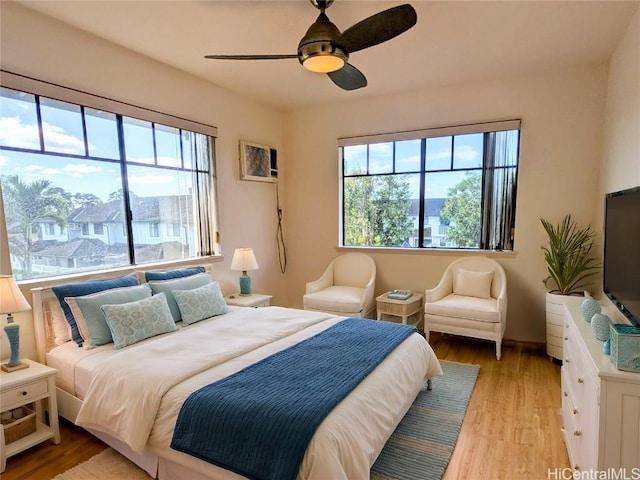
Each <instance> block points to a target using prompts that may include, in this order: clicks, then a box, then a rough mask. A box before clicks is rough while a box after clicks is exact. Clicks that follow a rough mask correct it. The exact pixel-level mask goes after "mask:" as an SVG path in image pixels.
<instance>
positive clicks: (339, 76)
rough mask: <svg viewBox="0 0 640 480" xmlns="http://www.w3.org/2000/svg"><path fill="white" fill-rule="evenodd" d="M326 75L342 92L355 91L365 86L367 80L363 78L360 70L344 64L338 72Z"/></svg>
mask: <svg viewBox="0 0 640 480" xmlns="http://www.w3.org/2000/svg"><path fill="white" fill-rule="evenodd" d="M327 75H328V76H329V78H330V79H331V80H332V81H333V83H335V84H336V85H337V86H339V87H340V88H342V89H343V90H356V89H358V88H362V87H366V86H367V79H366V78H365V76H364V75H363V74H362V72H361V71H360V70H358V69H357V68H356V67H354V66H353V65H351V64H350V63H345V64H344V67H342V68H341V69H340V70H336V71H335V72H330V73H327Z"/></svg>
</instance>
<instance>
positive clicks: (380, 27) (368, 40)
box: [205, 0, 418, 90]
mask: <svg viewBox="0 0 640 480" xmlns="http://www.w3.org/2000/svg"><path fill="white" fill-rule="evenodd" d="M309 1H310V2H311V3H312V4H313V6H315V7H316V8H317V9H318V10H320V15H318V18H317V19H316V21H315V22H314V23H313V24H312V25H311V26H310V27H309V29H308V30H307V33H306V34H305V36H304V37H302V40H300V43H299V44H298V53H297V54H291V55H205V58H210V59H214V60H279V59H284V58H297V59H298V60H299V61H300V63H301V64H302V65H303V66H304V67H305V68H306V69H307V70H310V71H312V72H318V73H326V74H327V75H328V76H329V78H330V79H331V80H332V81H333V83H335V84H336V85H337V86H339V87H340V88H342V89H344V90H355V89H357V88H362V87H366V86H367V79H366V78H365V76H364V75H363V74H362V72H361V71H360V70H358V69H357V68H356V67H354V66H353V65H351V64H350V63H348V62H347V60H348V59H349V55H350V54H352V53H353V52H357V51H359V50H363V49H365V48H369V47H373V46H374V45H378V44H379V43H382V42H386V41H387V40H391V39H392V38H394V37H397V36H398V35H400V34H401V33H403V32H405V31H407V30H409V29H410V28H411V27H413V26H414V25H415V24H416V21H417V19H418V17H417V15H416V11H415V10H414V8H413V7H412V6H411V5H409V4H404V5H399V6H397V7H392V8H389V9H387V10H383V11H382V12H379V13H376V14H375V15H372V16H370V17H368V18H365V19H364V20H362V21H360V22H358V23H356V24H355V25H353V26H351V27H349V28H348V29H346V30H345V31H344V32H342V33H340V30H338V27H336V26H335V25H334V24H333V23H332V22H331V21H330V20H329V17H327V15H326V14H325V13H324V11H325V10H326V9H327V8H329V6H330V5H331V4H332V3H333V1H334V0H309Z"/></svg>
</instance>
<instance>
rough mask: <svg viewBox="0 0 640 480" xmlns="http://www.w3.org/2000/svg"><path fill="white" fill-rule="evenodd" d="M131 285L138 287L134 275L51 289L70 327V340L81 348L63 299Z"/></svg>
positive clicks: (74, 322) (76, 326)
mask: <svg viewBox="0 0 640 480" xmlns="http://www.w3.org/2000/svg"><path fill="white" fill-rule="evenodd" d="M133 285H138V279H137V278H136V276H135V275H127V276H126V277H118V278H109V279H107V280H90V281H87V282H78V283H67V284H64V285H57V286H55V287H51V290H53V293H54V294H55V295H56V297H57V298H58V302H60V307H61V308H62V311H63V312H64V316H65V318H66V319H67V322H68V323H69V326H70V327H71V338H72V339H73V341H74V342H76V343H77V344H78V345H79V346H82V344H83V340H82V335H80V331H79V330H78V325H77V324H76V320H75V318H74V317H73V313H72V312H71V309H70V308H69V305H68V304H67V302H65V301H64V298H65V297H81V296H83V295H89V294H91V293H96V292H102V291H103V290H109V289H111V288H118V287H132V286H133Z"/></svg>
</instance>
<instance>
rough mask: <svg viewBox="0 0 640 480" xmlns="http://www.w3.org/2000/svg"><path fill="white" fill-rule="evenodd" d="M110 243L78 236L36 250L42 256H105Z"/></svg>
mask: <svg viewBox="0 0 640 480" xmlns="http://www.w3.org/2000/svg"><path fill="white" fill-rule="evenodd" d="M107 250H108V245H107V244H106V243H104V242H103V241H102V240H98V239H96V238H76V239H74V240H70V241H68V242H55V243H53V244H49V245H47V246H45V247H44V248H43V249H42V250H38V251H34V253H36V254H37V255H39V256H41V257H57V258H84V257H95V256H103V255H105V254H106V252H107Z"/></svg>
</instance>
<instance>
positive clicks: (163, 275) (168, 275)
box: [144, 267, 205, 282]
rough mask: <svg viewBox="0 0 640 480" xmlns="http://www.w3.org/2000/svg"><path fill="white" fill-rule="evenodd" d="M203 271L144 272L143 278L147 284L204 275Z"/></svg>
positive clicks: (199, 269)
mask: <svg viewBox="0 0 640 480" xmlns="http://www.w3.org/2000/svg"><path fill="white" fill-rule="evenodd" d="M204 271H205V270H204V267H188V268H177V269H175V270H167V271H165V272H160V271H150V272H144V278H145V280H146V281H147V282H149V281H151V280H171V279H173V278H182V277H190V276H192V275H196V274H198V273H204Z"/></svg>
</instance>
